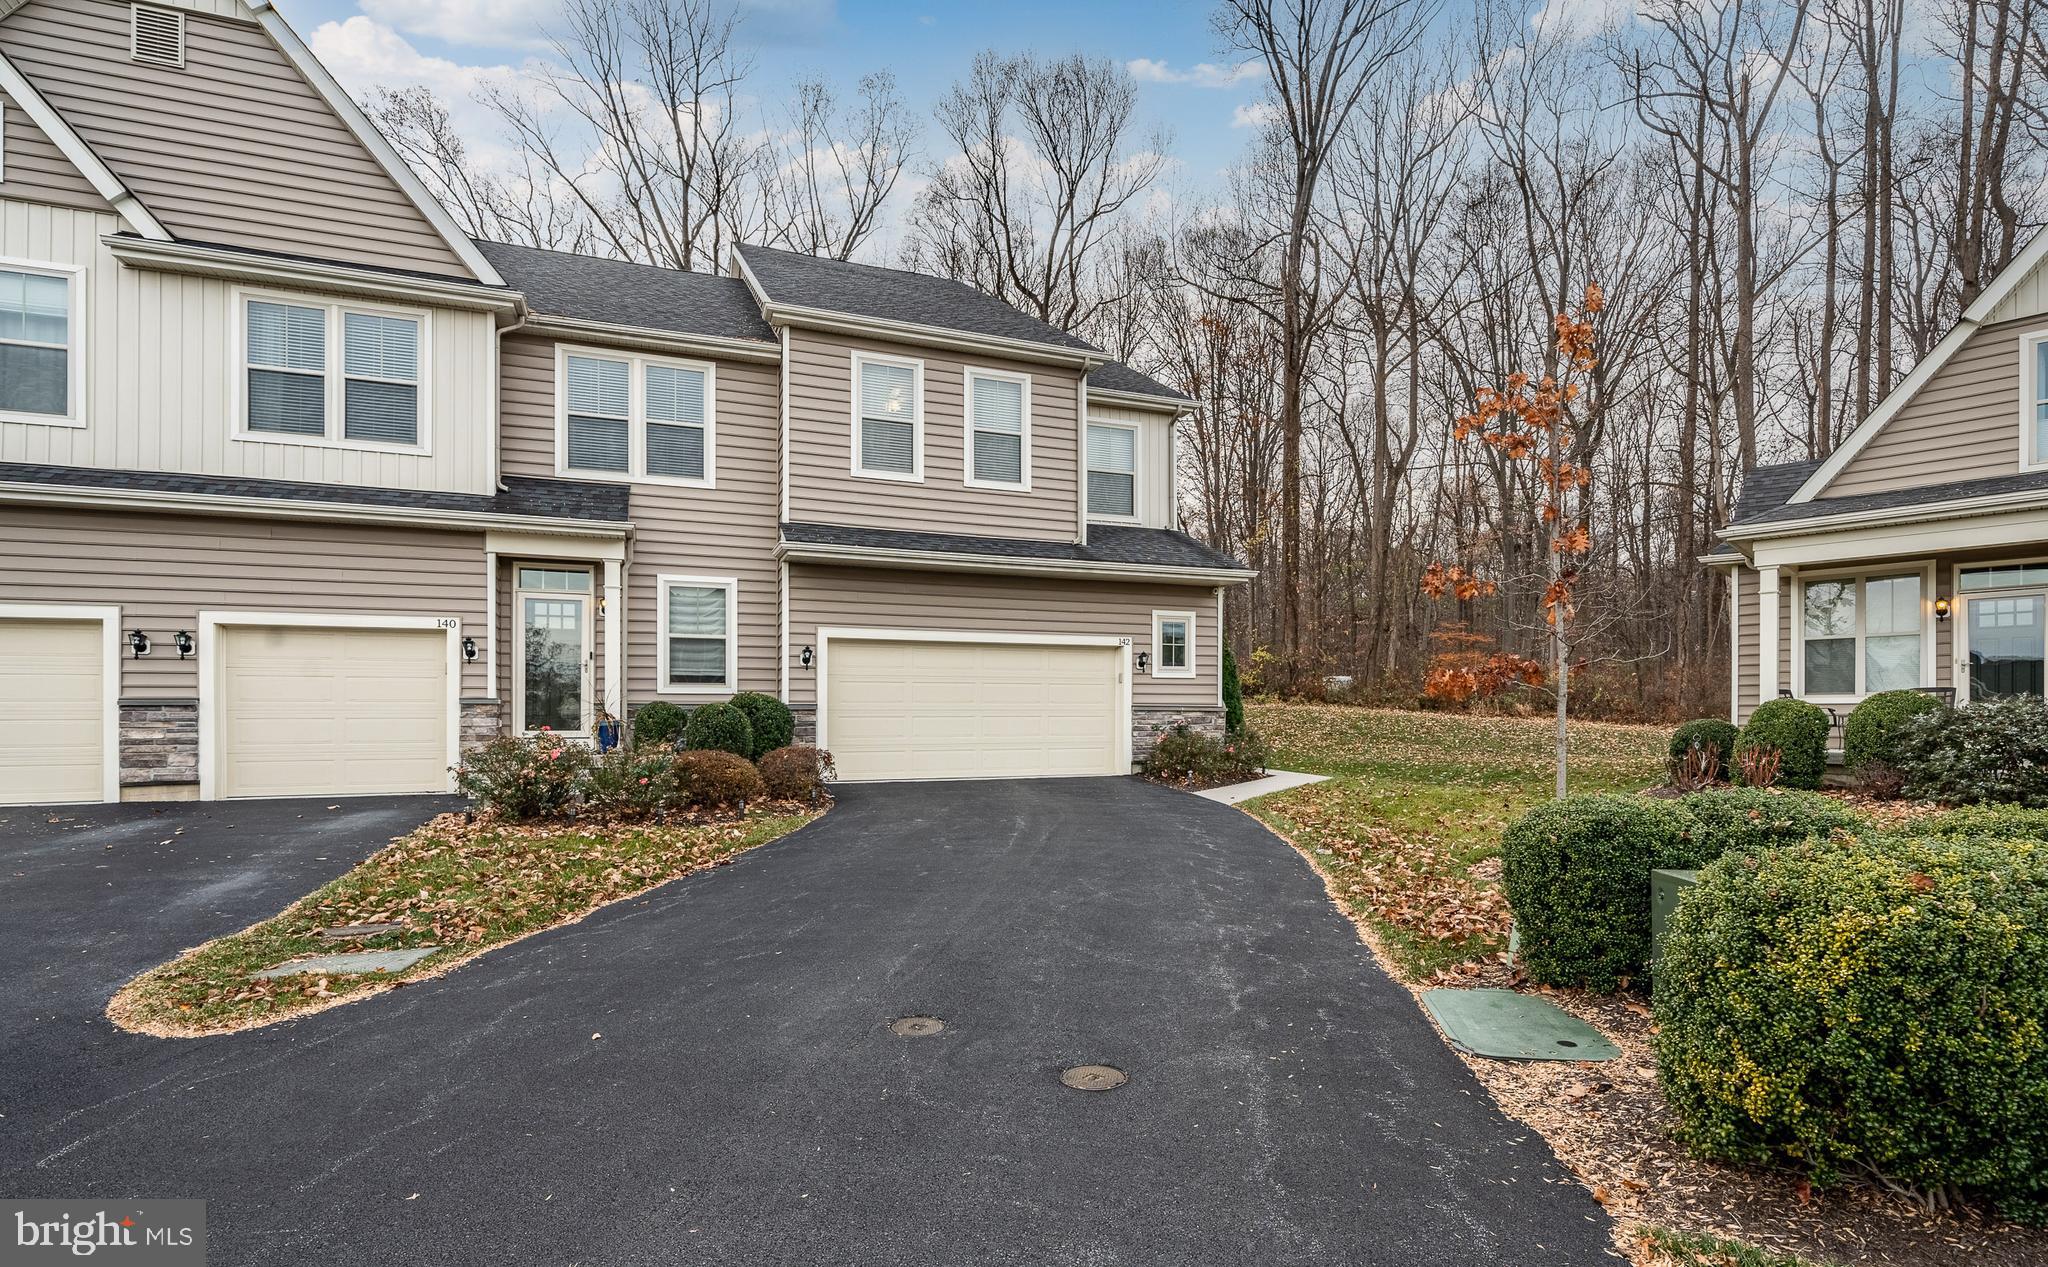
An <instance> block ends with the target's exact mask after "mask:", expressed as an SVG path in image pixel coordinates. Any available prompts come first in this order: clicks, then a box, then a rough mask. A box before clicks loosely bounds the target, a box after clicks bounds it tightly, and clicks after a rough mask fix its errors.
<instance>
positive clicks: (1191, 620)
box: [1152, 612, 1195, 677]
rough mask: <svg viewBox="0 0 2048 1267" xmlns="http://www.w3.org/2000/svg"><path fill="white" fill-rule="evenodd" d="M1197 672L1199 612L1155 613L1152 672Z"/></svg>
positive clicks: (1177, 674)
mask: <svg viewBox="0 0 2048 1267" xmlns="http://www.w3.org/2000/svg"><path fill="white" fill-rule="evenodd" d="M1194 675H1195V614H1194V613H1193V612H1153V613H1152V676H1153V677H1193V676H1194Z"/></svg>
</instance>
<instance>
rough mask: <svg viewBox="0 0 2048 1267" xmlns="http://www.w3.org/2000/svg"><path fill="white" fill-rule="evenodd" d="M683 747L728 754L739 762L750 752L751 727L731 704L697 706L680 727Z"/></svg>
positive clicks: (745, 716)
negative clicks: (681, 728)
mask: <svg viewBox="0 0 2048 1267" xmlns="http://www.w3.org/2000/svg"><path fill="white" fill-rule="evenodd" d="M683 746H684V747H686V748H688V749H690V750H691V751H693V752H694V751H697V750H700V749H711V750H714V751H717V752H730V753H731V754H732V755H734V756H735V757H738V758H740V759H741V760H746V759H747V754H748V753H750V752H752V751H753V750H754V725H753V723H752V722H750V721H748V720H747V715H746V714H745V713H743V712H741V711H740V710H739V709H737V708H735V707H733V706H732V705H731V704H699V705H698V706H697V707H695V708H693V709H691V710H690V720H689V724H687V725H686V726H684V727H683Z"/></svg>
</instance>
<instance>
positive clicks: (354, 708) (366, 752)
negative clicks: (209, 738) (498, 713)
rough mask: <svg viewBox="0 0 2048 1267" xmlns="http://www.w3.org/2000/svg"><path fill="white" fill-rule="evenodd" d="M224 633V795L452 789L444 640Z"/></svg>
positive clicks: (409, 633)
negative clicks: (450, 786) (449, 768)
mask: <svg viewBox="0 0 2048 1267" xmlns="http://www.w3.org/2000/svg"><path fill="white" fill-rule="evenodd" d="M221 632H222V644H221V657H222V658H221V685H220V689H219V691H218V695H219V698H220V709H221V716H220V719H219V727H220V728H219V730H218V731H217V732H216V733H217V734H218V735H219V736H220V745H221V751H220V756H219V759H218V769H219V771H220V793H219V794H220V795H222V796H345V795H369V794H373V793H381V792H441V791H446V790H447V788H448V643H447V636H446V635H445V634H443V633H441V632H440V631H438V630H426V629H422V630H412V629H402V630H401V629H308V628H296V627H291V628H253V627H251V628H245V627H241V626H233V627H229V628H225V629H223V630H222V631H221Z"/></svg>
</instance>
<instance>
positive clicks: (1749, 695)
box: [1733, 567, 1763, 726]
mask: <svg viewBox="0 0 2048 1267" xmlns="http://www.w3.org/2000/svg"><path fill="white" fill-rule="evenodd" d="M1735 582H1736V584H1737V585H1738V586H1740V589H1739V590H1738V591H1737V595H1736V599H1735V654H1734V656H1733V659H1734V663H1735V717H1734V721H1735V724H1736V725H1738V726H1740V725H1741V724H1742V723H1743V722H1744V721H1746V720H1748V718H1749V714H1750V710H1752V709H1754V708H1755V707H1756V704H1757V699H1756V682H1757V651H1758V649H1759V648H1760V647H1761V646H1762V645H1763V644H1762V640H1761V639H1760V638H1759V637H1758V636H1757V635H1758V630H1757V614H1758V613H1757V594H1758V593H1759V590H1758V589H1757V575H1756V572H1755V571H1754V570H1752V569H1750V568H1746V567H1738V568H1736V569H1735Z"/></svg>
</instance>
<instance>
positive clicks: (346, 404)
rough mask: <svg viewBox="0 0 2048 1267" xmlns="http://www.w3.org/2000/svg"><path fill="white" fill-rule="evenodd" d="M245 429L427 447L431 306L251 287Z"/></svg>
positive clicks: (253, 434) (245, 308) (245, 310)
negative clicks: (362, 302)
mask: <svg viewBox="0 0 2048 1267" xmlns="http://www.w3.org/2000/svg"><path fill="white" fill-rule="evenodd" d="M238 302H239V310H240V313H241V323H242V370H241V374H240V375H239V378H240V382H241V386H242V438H243V439H284V440H300V441H313V442H326V443H338V444H345V445H350V446H363V447H369V448H419V447H420V446H421V445H423V444H424V443H425V433H426V427H425V421H426V411H425V409H424V407H423V394H422V391H421V386H422V383H423V382H424V377H425V376H424V374H423V372H422V371H423V369H424V366H425V362H426V347H425V332H426V327H427V320H426V314H424V313H420V312H408V311H402V310H397V309H384V308H370V307H363V306H359V305H355V304H324V303H307V302H305V301H303V300H295V299H286V298H281V297H273V296H267V295H265V296H256V295H249V296H243V297H242V298H241V299H240V300H239V301H238Z"/></svg>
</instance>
